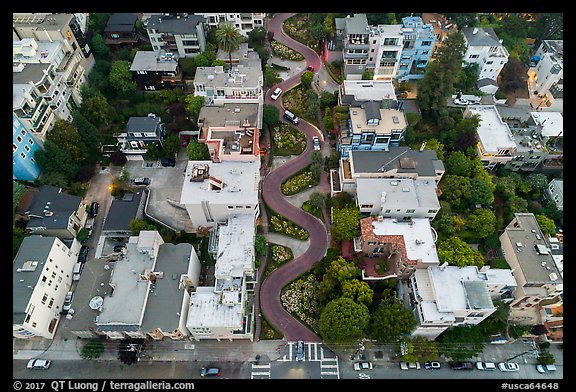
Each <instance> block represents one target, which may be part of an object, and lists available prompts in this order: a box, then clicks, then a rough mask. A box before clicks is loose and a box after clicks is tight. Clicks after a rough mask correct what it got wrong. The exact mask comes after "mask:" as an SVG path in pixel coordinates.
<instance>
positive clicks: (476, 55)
mask: <svg viewBox="0 0 576 392" xmlns="http://www.w3.org/2000/svg"><path fill="white" fill-rule="evenodd" d="M478 57H480V55H478V54H471V55H470V56H468V58H469V59H477V58H478Z"/></svg>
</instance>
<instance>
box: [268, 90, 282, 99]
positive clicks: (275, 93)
mask: <svg viewBox="0 0 576 392" xmlns="http://www.w3.org/2000/svg"><path fill="white" fill-rule="evenodd" d="M280 94H282V89H281V88H280V87H277V88H276V90H274V92H273V93H272V95H270V98H272V99H273V100H277V99H278V97H279V96H280Z"/></svg>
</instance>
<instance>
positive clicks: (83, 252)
mask: <svg viewBox="0 0 576 392" xmlns="http://www.w3.org/2000/svg"><path fill="white" fill-rule="evenodd" d="M89 251H90V247H89V246H88V245H82V247H81V248H80V252H79V253H78V261H79V262H81V263H85V262H86V259H87V258H88V252H89Z"/></svg>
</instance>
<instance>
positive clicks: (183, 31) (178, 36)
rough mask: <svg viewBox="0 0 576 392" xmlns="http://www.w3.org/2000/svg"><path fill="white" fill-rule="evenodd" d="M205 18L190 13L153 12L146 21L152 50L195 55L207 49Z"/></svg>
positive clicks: (184, 55) (183, 55) (183, 56)
mask: <svg viewBox="0 0 576 392" xmlns="http://www.w3.org/2000/svg"><path fill="white" fill-rule="evenodd" d="M204 22H205V18H203V17H201V16H197V15H190V14H174V13H164V14H152V15H151V16H150V17H149V18H147V19H146V20H145V21H144V27H145V28H146V31H147V33H148V37H149V39H150V44H151V45H152V50H153V51H155V52H157V51H160V50H163V51H164V52H166V53H174V54H177V55H178V57H179V58H185V57H195V56H197V55H198V54H200V53H202V52H204V51H205V50H206V32H205V31H204V29H205V26H204Z"/></svg>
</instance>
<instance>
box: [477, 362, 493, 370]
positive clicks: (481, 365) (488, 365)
mask: <svg viewBox="0 0 576 392" xmlns="http://www.w3.org/2000/svg"><path fill="white" fill-rule="evenodd" d="M476 369H478V370H496V364H495V363H494V362H476Z"/></svg>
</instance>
